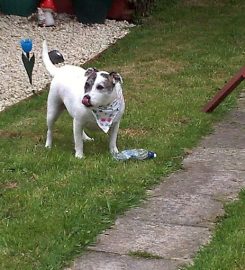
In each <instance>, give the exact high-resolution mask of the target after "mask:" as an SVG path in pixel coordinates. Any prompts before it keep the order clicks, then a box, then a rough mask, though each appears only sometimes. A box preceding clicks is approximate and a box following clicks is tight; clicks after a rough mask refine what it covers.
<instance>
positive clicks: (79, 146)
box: [73, 118, 83, 158]
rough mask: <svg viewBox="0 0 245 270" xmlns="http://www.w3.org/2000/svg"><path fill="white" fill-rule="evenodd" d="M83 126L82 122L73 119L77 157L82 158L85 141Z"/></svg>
mask: <svg viewBox="0 0 245 270" xmlns="http://www.w3.org/2000/svg"><path fill="white" fill-rule="evenodd" d="M81 129H82V124H81V121H80V120H77V119H76V118H74V119H73V135H74V143H75V152H76V154H75V157H77V158H82V157H83V139H82V133H81Z"/></svg>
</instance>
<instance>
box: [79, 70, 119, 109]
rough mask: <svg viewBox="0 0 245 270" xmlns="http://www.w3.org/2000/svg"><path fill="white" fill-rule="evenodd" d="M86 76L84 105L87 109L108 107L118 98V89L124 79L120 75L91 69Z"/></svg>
mask: <svg viewBox="0 0 245 270" xmlns="http://www.w3.org/2000/svg"><path fill="white" fill-rule="evenodd" d="M85 76H86V77H87V79H86V82H85V85H84V93H85V94H84V97H83V99H82V103H83V104H84V105H85V106H86V107H100V106H107V105H109V104H111V103H112V102H113V101H114V100H115V99H116V98H118V91H117V89H118V87H121V84H122V77H121V76H120V75H119V74H118V73H116V72H110V73H108V72H106V71H98V70H97V69H95V68H89V69H87V70H86V72H85Z"/></svg>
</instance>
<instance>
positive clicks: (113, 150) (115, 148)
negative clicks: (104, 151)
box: [110, 146, 119, 155]
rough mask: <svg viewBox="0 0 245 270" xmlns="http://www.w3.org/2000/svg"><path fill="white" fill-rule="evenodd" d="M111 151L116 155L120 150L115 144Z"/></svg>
mask: <svg viewBox="0 0 245 270" xmlns="http://www.w3.org/2000/svg"><path fill="white" fill-rule="evenodd" d="M110 153H111V154H112V155H115V154H118V153H119V151H118V149H117V147H116V146H115V147H113V148H111V149H110Z"/></svg>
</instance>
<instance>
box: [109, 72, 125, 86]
mask: <svg viewBox="0 0 245 270" xmlns="http://www.w3.org/2000/svg"><path fill="white" fill-rule="evenodd" d="M109 76H110V77H111V78H112V82H113V84H116V83H117V82H120V83H123V79H122V76H121V75H120V74H119V73H117V72H115V71H112V72H110V73H109Z"/></svg>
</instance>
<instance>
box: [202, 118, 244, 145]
mask: <svg viewBox="0 0 245 270" xmlns="http://www.w3.org/2000/svg"><path fill="white" fill-rule="evenodd" d="M244 117H245V116H244ZM237 125H241V124H240V123H239V124H238V123H235V124H234V123H230V122H228V123H225V124H223V125H222V126H217V127H216V129H215V132H214V133H213V134H212V136H208V137H207V138H205V140H204V141H203V142H202V143H201V145H200V146H201V147H204V148H209V149H211V148H217V147H219V148H228V149H231V148H233V149H245V125H244V126H240V127H237ZM241 130H242V131H243V132H241ZM221 134H222V138H221Z"/></svg>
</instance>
